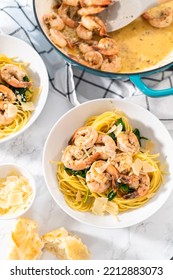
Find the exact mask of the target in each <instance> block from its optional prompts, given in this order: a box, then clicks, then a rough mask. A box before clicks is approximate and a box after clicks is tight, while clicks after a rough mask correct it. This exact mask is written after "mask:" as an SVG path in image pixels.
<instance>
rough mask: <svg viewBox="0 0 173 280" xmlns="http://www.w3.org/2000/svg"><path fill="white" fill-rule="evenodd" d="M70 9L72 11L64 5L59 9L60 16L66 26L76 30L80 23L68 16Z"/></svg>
mask: <svg viewBox="0 0 173 280" xmlns="http://www.w3.org/2000/svg"><path fill="white" fill-rule="evenodd" d="M69 9H70V6H68V5H65V4H62V5H61V6H60V8H59V9H58V14H59V16H60V17H61V18H62V20H63V22H64V24H65V25H67V26H69V27H71V28H75V27H77V26H78V23H77V21H75V20H73V19H72V18H70V17H69V16H68V12H69Z"/></svg>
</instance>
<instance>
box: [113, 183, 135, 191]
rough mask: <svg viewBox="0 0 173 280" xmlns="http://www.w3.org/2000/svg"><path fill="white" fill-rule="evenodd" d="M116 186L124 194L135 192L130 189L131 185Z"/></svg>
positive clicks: (117, 184)
mask: <svg viewBox="0 0 173 280" xmlns="http://www.w3.org/2000/svg"><path fill="white" fill-rule="evenodd" d="M116 186H117V187H118V189H119V190H120V191H121V192H122V193H131V192H134V189H132V188H130V187H129V185H127V184H123V183H118V182H117V183H116Z"/></svg>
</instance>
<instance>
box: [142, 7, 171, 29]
mask: <svg viewBox="0 0 173 280" xmlns="http://www.w3.org/2000/svg"><path fill="white" fill-rule="evenodd" d="M142 16H143V18H144V19H146V20H147V21H148V22H149V24H151V25H152V26H154V27H157V28H165V27H167V26H169V25H171V23H172V22H173V10H172V9H171V8H170V7H167V8H165V9H162V10H159V9H156V10H155V9H151V10H149V11H147V12H145V13H144V14H143V15H142Z"/></svg>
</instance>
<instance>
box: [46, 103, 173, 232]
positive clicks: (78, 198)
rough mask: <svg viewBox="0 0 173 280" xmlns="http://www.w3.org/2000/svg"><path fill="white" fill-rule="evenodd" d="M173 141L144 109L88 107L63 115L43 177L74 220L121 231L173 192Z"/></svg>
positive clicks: (54, 131) (50, 138) (50, 141)
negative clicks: (120, 229) (172, 153)
mask: <svg viewBox="0 0 173 280" xmlns="http://www.w3.org/2000/svg"><path fill="white" fill-rule="evenodd" d="M172 150H173V141H172V138H171V136H170V135H169V133H168V131H167V130H166V128H165V127H164V125H163V124H162V123H161V122H160V121H159V120H158V119H157V118H156V117H155V116H154V115H153V114H151V113H150V112H149V111H147V110H145V109H144V108H142V107H140V106H138V105H135V104H133V103H128V102H125V101H120V100H116V99H97V100H92V101H89V102H85V103H83V104H81V105H79V106H78V107H75V108H73V109H71V110H70V111H68V112H67V113H66V114H65V115H63V116H62V117H61V118H60V119H59V120H58V121H57V123H56V124H55V125H54V127H53V128H52V130H51V131H50V134H49V136H48V138H47V141H46V144H45V148H44V154H43V168H44V177H45V180H46V183H47V186H48V189H49V191H50V193H51V195H52V196H53V198H54V200H55V201H56V203H57V204H58V205H59V206H60V207H61V208H62V209H63V210H64V211H65V212H66V213H67V214H69V215H70V216H71V217H73V218H75V219H77V220H78V221H80V222H83V223H85V224H88V225H92V226H96V227H102V228H123V227H128V226H132V225H134V224H137V223H139V222H141V221H143V220H145V219H147V218H149V217H150V216H151V215H153V214H154V213H155V212H156V211H157V210H158V209H159V208H160V207H161V206H162V205H163V204H164V203H165V202H166V200H167V199H168V197H169V195H170V194H171V191H172V189H173V160H172V155H171V152H170V151H172Z"/></svg>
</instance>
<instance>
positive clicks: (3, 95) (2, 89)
mask: <svg viewBox="0 0 173 280" xmlns="http://www.w3.org/2000/svg"><path fill="white" fill-rule="evenodd" d="M15 100H16V95H15V94H14V92H13V91H12V90H11V89H10V88H8V87H6V86H4V85H0V101H9V102H14V101H15Z"/></svg>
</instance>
